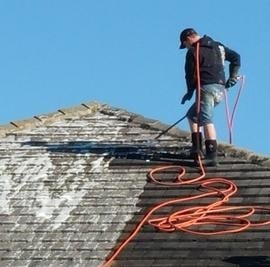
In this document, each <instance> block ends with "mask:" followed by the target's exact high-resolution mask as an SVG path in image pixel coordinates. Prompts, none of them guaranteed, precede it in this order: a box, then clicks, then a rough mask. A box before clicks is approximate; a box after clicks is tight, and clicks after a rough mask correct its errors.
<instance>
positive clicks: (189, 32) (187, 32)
mask: <svg viewBox="0 0 270 267" xmlns="http://www.w3.org/2000/svg"><path fill="white" fill-rule="evenodd" d="M192 34H197V32H196V31H195V30H194V29H192V28H187V29H184V30H183V31H182V32H181V33H180V46H179V49H183V48H185V47H186V46H185V45H184V42H185V41H186V39H187V37H188V36H190V35H192Z"/></svg>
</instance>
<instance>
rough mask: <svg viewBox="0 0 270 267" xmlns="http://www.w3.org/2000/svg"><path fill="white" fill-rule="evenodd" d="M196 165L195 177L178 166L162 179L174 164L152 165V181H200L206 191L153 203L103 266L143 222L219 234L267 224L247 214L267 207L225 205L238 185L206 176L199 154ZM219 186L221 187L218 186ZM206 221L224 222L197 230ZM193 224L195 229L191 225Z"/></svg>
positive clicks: (176, 183) (160, 227)
mask: <svg viewBox="0 0 270 267" xmlns="http://www.w3.org/2000/svg"><path fill="white" fill-rule="evenodd" d="M199 166H200V173H202V174H201V175H199V176H198V177H196V178H193V179H189V180H187V179H183V176H184V175H185V168H183V167H181V166H180V167H179V173H178V174H177V177H176V178H175V179H174V181H172V182H162V181H160V179H158V178H157V177H156V176H157V175H158V174H159V175H160V173H161V172H164V171H168V170H170V169H175V168H176V166H174V165H171V166H162V167H158V168H155V169H152V170H151V171H150V172H149V174H148V177H149V178H150V179H151V181H152V182H154V183H156V184H159V185H164V186H182V185H186V184H189V185H199V186H200V188H201V189H206V190H207V192H204V193H200V194H197V195H193V196H189V197H181V198H176V199H172V200H168V201H164V202H162V203H160V204H158V205H156V206H155V207H153V208H151V209H150V210H149V211H148V212H147V214H146V215H145V216H144V218H143V219H142V220H141V221H140V223H139V224H138V225H137V226H136V228H135V229H134V230H133V231H132V233H131V234H130V236H129V237H128V238H127V239H126V240H125V241H124V242H123V243H122V244H121V245H120V246H119V247H118V248H117V249H116V250H115V251H114V253H113V254H112V255H111V256H110V258H109V259H107V261H106V262H105V263H103V264H102V265H101V266H102V267H108V266H110V264H111V263H112V261H113V260H115V258H116V257H117V256H118V255H119V254H120V253H121V251H122V250H123V249H124V248H125V246H126V245H127V244H128V243H129V242H130V241H131V240H132V239H133V238H134V237H135V236H136V235H137V234H138V232H139V231H140V230H141V228H142V226H143V225H144V224H145V223H148V224H151V225H153V226H154V227H155V228H156V229H158V230H160V231H164V232H174V231H177V230H178V231H179V230H180V231H184V232H188V233H191V234H197V235H204V236H207V235H208V236H209V235H218V234H228V233H238V232H241V231H244V230H246V229H247V228H249V227H258V226H265V225H269V224H270V220H265V221H258V222H251V221H250V220H249V219H248V218H249V217H250V216H252V215H254V214H255V213H256V212H257V211H258V210H262V211H267V212H270V207H262V206H254V207H253V206H230V207H228V206H227V207H226V206H225V205H226V203H227V202H228V201H229V199H230V197H232V196H233V195H234V194H235V193H236V192H237V186H236V185H235V183H233V182H232V181H229V180H227V179H225V178H220V177H216V178H209V179H204V178H205V171H204V167H203V164H202V160H201V158H200V157H199ZM220 187H221V188H222V189H220ZM210 196H211V197H213V196H215V197H217V198H219V200H217V201H215V202H213V203H210V204H207V205H205V206H195V207H191V208H186V209H182V210H179V211H176V212H174V213H172V214H168V215H167V216H163V217H158V218H153V219H151V218H150V217H151V215H153V213H154V212H156V211H158V210H159V209H161V208H163V207H165V206H170V205H173V204H179V203H182V202H187V201H191V200H196V199H202V198H205V197H210ZM233 211H234V212H235V211H238V213H240V212H241V213H240V214H230V213H228V212H233ZM206 225H217V226H223V227H224V229H221V230H216V231H209V230H208V231H207V230H203V229H202V230H200V226H206ZM194 228H196V229H194Z"/></svg>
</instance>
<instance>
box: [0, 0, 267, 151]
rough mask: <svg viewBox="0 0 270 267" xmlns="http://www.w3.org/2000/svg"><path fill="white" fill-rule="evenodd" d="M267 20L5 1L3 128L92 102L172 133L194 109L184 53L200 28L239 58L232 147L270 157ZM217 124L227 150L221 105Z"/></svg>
mask: <svg viewBox="0 0 270 267" xmlns="http://www.w3.org/2000/svg"><path fill="white" fill-rule="evenodd" d="M269 14H270V5H269V1H268V0H260V1H244V0H239V1H235V0H227V1H219V0H205V1H199V0H197V1H179V0H136V1H135V0H78V1H71V0H42V1H41V0H16V1H15V0H13V1H12V0H10V1H4V0H2V1H0V34H1V41H0V73H1V75H0V87H1V103H0V124H1V125H2V124H6V123H8V122H9V121H15V120H20V119H26V118H31V117H33V116H35V115H40V114H45V113H49V112H54V111H56V110H57V109H59V108H66V107H71V106H75V105H78V104H80V103H83V102H88V101H92V100H95V101H98V102H102V103H107V104H109V105H112V106H115V107H119V108H124V109H127V110H129V111H132V112H135V113H139V114H141V115H144V116H146V117H151V118H154V119H158V120H160V121H162V122H164V123H168V124H172V123H174V122H175V121H177V120H178V119H179V118H180V117H182V116H183V115H184V114H185V112H186V110H187V108H188V107H189V105H190V104H191V102H190V103H188V102H187V103H186V104H185V105H181V104H180V100H181V97H182V95H183V94H184V93H185V91H186V86H185V79H184V72H183V65H184V58H185V51H184V50H179V49H178V46H179V33H180V31H181V30H182V29H184V28H186V27H194V28H195V29H196V30H197V31H198V32H199V33H200V34H201V35H203V34H207V35H209V36H211V37H212V38H214V39H216V40H219V41H221V42H222V43H224V44H225V45H227V46H228V47H230V48H232V49H234V50H236V51H237V52H239V53H240V54H241V57H242V68H241V74H244V75H245V76H246V84H245V88H244V90H243V93H242V95H241V98H240V102H239V106H238V108H237V112H236V116H235V123H234V134H233V143H234V144H235V145H236V146H238V147H241V148H246V149H248V150H252V151H254V152H257V153H260V154H266V155H270V142H269V137H268V136H269V131H270V123H269V118H268V114H269V99H270V89H269V88H268V87H270V85H269V79H268V78H269V70H270V50H269V41H270V31H269V25H270V16H269ZM237 88H238V87H237V86H236V87H234V88H233V89H231V90H230V94H229V101H231V102H232V101H233V98H234V96H235V92H236V90H235V89H237ZM215 123H216V127H217V131H218V139H219V140H221V141H223V142H227V141H228V130H227V125H226V119H225V108H224V105H223V104H221V105H220V106H219V107H218V108H217V112H216V115H215ZM179 127H181V128H183V129H186V130H188V125H187V123H186V122H184V123H181V124H180V125H179Z"/></svg>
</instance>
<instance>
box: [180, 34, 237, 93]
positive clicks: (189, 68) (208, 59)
mask: <svg viewBox="0 0 270 267" xmlns="http://www.w3.org/2000/svg"><path fill="white" fill-rule="evenodd" d="M198 42H199V45H200V50H199V54H200V82H201V85H206V84H211V83H218V84H223V85H225V72H224V63H225V60H226V61H229V62H230V64H229V73H230V76H231V77H233V76H234V74H237V71H238V69H239V67H240V55H239V54H238V53H236V52H235V51H233V50H231V49H229V48H228V47H226V46H224V45H223V44H221V43H220V42H217V41H214V40H213V39H212V38H210V37H209V36H206V35H204V36H203V37H202V38H200V39H199V41H198ZM196 44H197V43H195V44H193V46H192V47H191V48H190V49H189V50H188V51H187V54H186V63H185V73H186V83H187V90H188V92H189V93H192V92H193V91H194V89H195V88H196V87H197V75H196Z"/></svg>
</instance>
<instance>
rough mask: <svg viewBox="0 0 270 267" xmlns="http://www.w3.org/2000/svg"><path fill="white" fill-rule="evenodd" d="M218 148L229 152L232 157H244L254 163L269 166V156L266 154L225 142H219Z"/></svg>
mask: <svg viewBox="0 0 270 267" xmlns="http://www.w3.org/2000/svg"><path fill="white" fill-rule="evenodd" d="M219 148H220V149H221V150H223V151H225V153H229V154H230V156H232V157H235V158H241V159H245V160H248V161H250V162H251V163H254V164H259V165H261V166H265V167H270V157H268V156H267V155H262V154H258V153H255V152H253V151H250V150H248V149H245V148H240V147H236V146H235V145H230V144H225V143H220V144H219Z"/></svg>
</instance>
